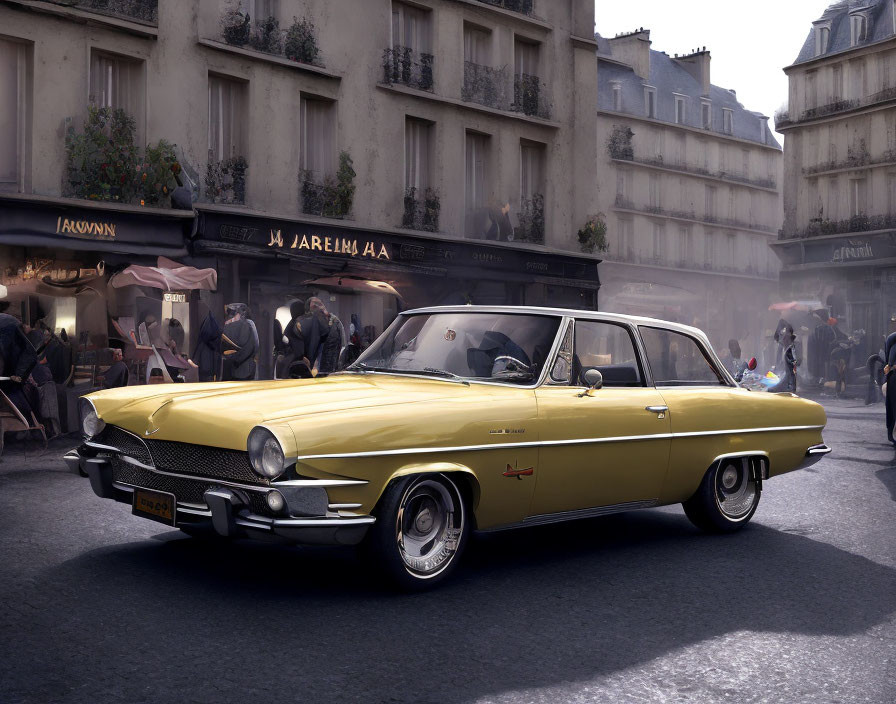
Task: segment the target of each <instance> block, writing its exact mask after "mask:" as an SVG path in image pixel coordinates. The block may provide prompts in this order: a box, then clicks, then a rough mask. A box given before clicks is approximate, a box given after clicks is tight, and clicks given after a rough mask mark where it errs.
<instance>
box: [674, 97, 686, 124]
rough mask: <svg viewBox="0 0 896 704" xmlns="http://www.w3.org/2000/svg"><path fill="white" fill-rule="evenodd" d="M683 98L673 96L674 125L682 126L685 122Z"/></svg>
mask: <svg viewBox="0 0 896 704" xmlns="http://www.w3.org/2000/svg"><path fill="white" fill-rule="evenodd" d="M686 119H687V118H686V115H685V102H684V96H682V95H676V96H675V123H676V124H679V125H683V124H684V123H685V120H686Z"/></svg>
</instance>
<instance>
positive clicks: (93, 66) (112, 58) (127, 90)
mask: <svg viewBox="0 0 896 704" xmlns="http://www.w3.org/2000/svg"><path fill="white" fill-rule="evenodd" d="M143 95H144V89H143V62H142V61H140V60H137V59H132V58H129V57H126V56H119V55H117V54H108V53H106V52H103V51H92V52H91V54H90V94H89V95H88V100H89V101H90V102H91V103H92V104H93V105H96V106H97V107H100V108H113V109H121V110H124V111H125V112H126V113H127V114H128V115H130V116H131V117H132V118H134V120H135V121H136V123H137V134H138V137H139V136H140V135H142V133H143V116H144V109H143Z"/></svg>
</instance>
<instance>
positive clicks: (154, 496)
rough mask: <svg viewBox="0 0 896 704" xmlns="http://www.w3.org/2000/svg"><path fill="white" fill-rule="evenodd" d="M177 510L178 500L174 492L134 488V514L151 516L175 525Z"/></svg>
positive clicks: (155, 519)
mask: <svg viewBox="0 0 896 704" xmlns="http://www.w3.org/2000/svg"><path fill="white" fill-rule="evenodd" d="M176 511H177V501H176V499H175V498H174V494H167V493H165V492H163V491H149V490H147V489H134V505H133V511H132V512H133V514H134V515H135V516H142V517H143V518H151V519H152V520H154V521H159V522H160V523H165V524H167V525H169V526H173V525H174V516H175V512H176Z"/></svg>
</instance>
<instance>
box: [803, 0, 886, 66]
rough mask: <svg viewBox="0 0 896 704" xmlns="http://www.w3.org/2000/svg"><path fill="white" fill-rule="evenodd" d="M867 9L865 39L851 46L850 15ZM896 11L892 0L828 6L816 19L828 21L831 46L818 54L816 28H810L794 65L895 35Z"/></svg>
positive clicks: (846, 1)
mask: <svg viewBox="0 0 896 704" xmlns="http://www.w3.org/2000/svg"><path fill="white" fill-rule="evenodd" d="M856 12H864V13H865V14H866V15H867V17H868V35H867V36H866V38H865V40H864V41H861V42H859V43H858V44H856V46H855V47H854V46H853V45H852V30H851V27H850V22H849V16H850V14H851V13H856ZM893 12H896V7H894V3H893V1H892V0H840V2H835V3H834V4H833V5H831V6H830V7H828V9H827V10H825V11H824V14H823V15H822V16H821V17H820V18H819V19H818V20H816V23H815V24H816V26H817V25H818V24H819V23H822V22H823V23H829V25H830V30H831V35H830V38H829V39H828V48H827V51H825V52H824V53H823V54H819V55H817V56H816V54H815V27H813V28H812V29H811V30H810V31H809V36H808V37H806V41H805V43H804V44H803V48H802V49H801V50H800V53H799V56H797V57H796V61H794V62H793V63H794V65H797V64H802V63H805V62H807V61H812V60H813V59H817V58H821V57H822V56H832V55H834V54H839V53H841V52H844V51H849V50H850V49H855V48H857V47H862V46H865V45H867V44H874V43H875V42H879V41H883V40H884V39H887V38H889V37H892V36H893V35H894V32H893Z"/></svg>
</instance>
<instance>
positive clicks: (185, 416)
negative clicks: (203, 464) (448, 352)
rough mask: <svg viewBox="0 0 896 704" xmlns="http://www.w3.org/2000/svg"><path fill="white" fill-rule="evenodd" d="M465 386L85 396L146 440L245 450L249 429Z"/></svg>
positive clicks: (205, 389)
mask: <svg viewBox="0 0 896 704" xmlns="http://www.w3.org/2000/svg"><path fill="white" fill-rule="evenodd" d="M468 388H469V387H467V386H466V385H464V384H461V383H458V382H454V381H446V380H441V379H420V378H407V377H402V376H391V375H385V374H339V375H335V376H330V377H327V378H324V379H296V380H282V381H257V382H224V383H206V384H177V385H170V384H166V385H164V386H161V385H160V386H141V387H126V388H123V389H112V390H108V391H100V392H96V393H94V394H91V395H90V396H88V398H89V399H90V401H91V402H92V403H93V404H94V406H95V407H96V409H97V413H98V414H99V416H100V418H102V419H103V420H104V421H105V422H106V423H107V424H112V425H117V426H119V427H122V428H124V429H126V430H129V431H130V432H132V433H135V434H136V435H139V436H141V437H144V438H152V439H153V440H172V441H176V442H190V443H197V444H202V445H212V446H216V447H227V448H231V449H240V450H242V449H245V447H246V439H247V437H248V434H249V431H251V430H252V428H253V427H255V426H256V425H261V424H264V425H266V426H268V427H281V428H288V427H290V426H291V425H293V424H299V425H302V426H307V425H308V424H309V422H306V421H310V419H318V418H321V417H322V416H325V415H327V414H333V413H339V412H346V411H360V410H362V409H369V408H372V407H376V408H382V407H384V406H392V405H395V404H414V403H420V402H426V401H430V402H432V401H441V400H446V399H449V398H451V397H454V396H457V395H459V394H463V393H464V390H465V389H468Z"/></svg>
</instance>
